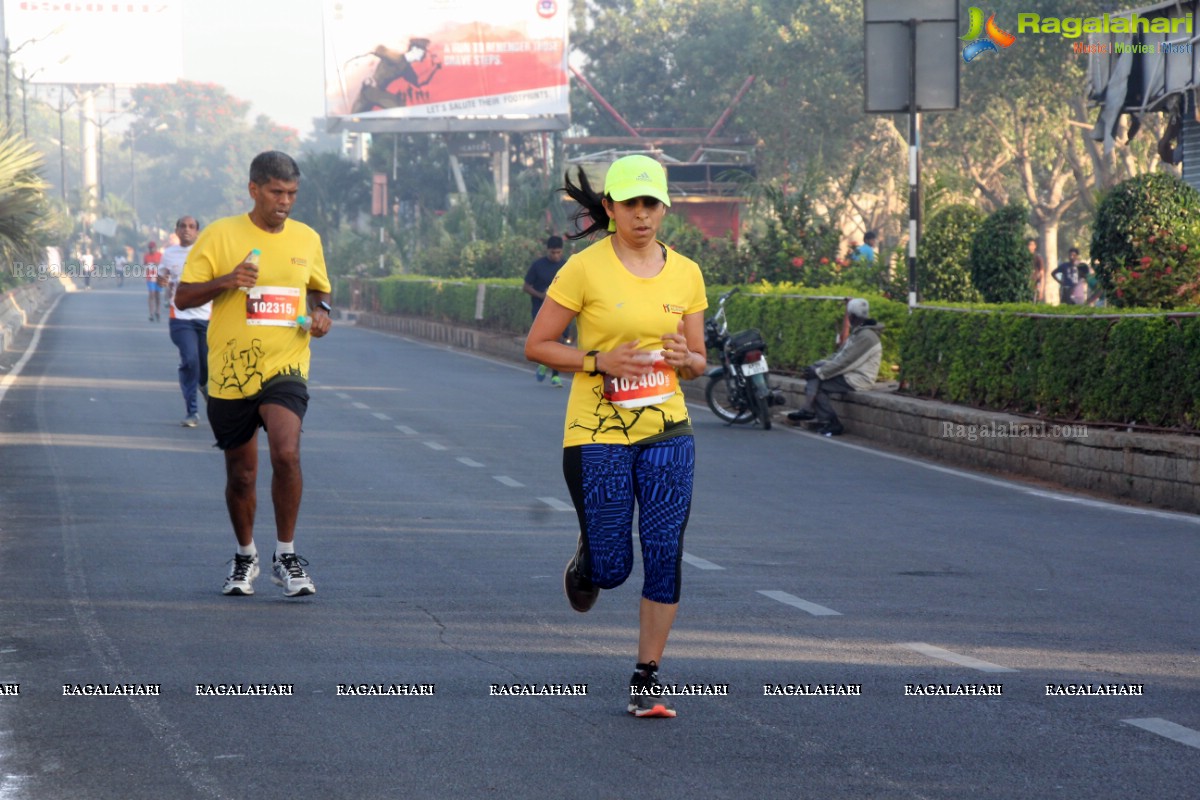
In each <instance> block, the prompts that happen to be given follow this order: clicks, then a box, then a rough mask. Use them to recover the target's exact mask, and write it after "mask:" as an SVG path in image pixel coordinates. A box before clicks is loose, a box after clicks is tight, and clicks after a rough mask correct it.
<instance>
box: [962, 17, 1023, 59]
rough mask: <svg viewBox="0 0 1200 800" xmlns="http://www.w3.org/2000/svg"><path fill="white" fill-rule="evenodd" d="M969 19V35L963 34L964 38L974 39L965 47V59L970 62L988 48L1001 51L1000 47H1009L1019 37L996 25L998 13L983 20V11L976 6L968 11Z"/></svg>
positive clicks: (963, 55) (963, 54)
mask: <svg viewBox="0 0 1200 800" xmlns="http://www.w3.org/2000/svg"><path fill="white" fill-rule="evenodd" d="M967 13H968V15H969V16H968V21H969V22H970V26H971V27H970V30H968V31H967V35H966V36H963V37H962V38H963V40H967V39H973V40H974V41H971V42H970V43H968V44H967V46H966V47H964V48H963V51H962V57H963V61H965V62H966V63H968V64H970V63H971V61H972V60H973V59H974V58H975V57H976V56H977V55H979V54H980V53H985V52H987V51H988V50H992V51H995V52H999V48H1000V47H1009V46H1011V45H1012V43H1013V42H1015V41H1016V40H1017V37H1015V36H1013V35H1012V34H1011V33H1009V32H1008V31H1005V30H1001V29H1000V28H999V27H997V25H996V13H995V12H994V11H993V12H992V15H991V16H990V17H988V18H987V22H986V23H985V22H984V21H983V12H982V11H980V10H979V9H978V8H975V6H971V8H970V9H969V10H968V11H967Z"/></svg>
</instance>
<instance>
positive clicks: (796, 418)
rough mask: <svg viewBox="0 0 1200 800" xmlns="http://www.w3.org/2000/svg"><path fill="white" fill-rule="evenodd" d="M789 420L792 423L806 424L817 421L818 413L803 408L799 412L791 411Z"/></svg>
mask: <svg viewBox="0 0 1200 800" xmlns="http://www.w3.org/2000/svg"><path fill="white" fill-rule="evenodd" d="M787 418H788V419H790V420H791V421H792V422H804V421H806V420H810V419H816V418H817V412H815V411H813V410H812V409H811V408H801V409H799V410H797V411H789V412H788V415H787Z"/></svg>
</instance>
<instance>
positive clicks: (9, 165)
mask: <svg viewBox="0 0 1200 800" xmlns="http://www.w3.org/2000/svg"><path fill="white" fill-rule="evenodd" d="M41 166H42V156H41V154H40V153H39V152H38V151H37V150H36V149H34V147H33V145H32V143H31V142H30V141H29V140H28V139H25V138H24V137H22V136H18V135H14V134H12V133H6V134H5V135H4V136H2V137H0V262H2V263H4V264H9V265H12V266H13V268H12V269H10V270H5V271H3V272H2V273H0V289H5V288H8V287H9V286H13V285H16V284H18V283H21V282H22V280H23V279H28V278H32V277H34V275H33V274H22V273H21V271H20V270H18V269H16V264H18V263H33V264H36V263H37V262H39V261H41V260H42V259H43V258H44V252H45V251H44V248H45V246H46V245H47V244H49V243H50V240H51V231H52V229H53V227H54V223H55V217H56V212H55V211H54V210H52V208H51V205H50V203H49V200H48V197H47V194H46V190H47V189H48V188H49V184H48V183H46V181H45V180H44V179H43V178H42V176H41V174H40V172H39V169H40V168H41Z"/></svg>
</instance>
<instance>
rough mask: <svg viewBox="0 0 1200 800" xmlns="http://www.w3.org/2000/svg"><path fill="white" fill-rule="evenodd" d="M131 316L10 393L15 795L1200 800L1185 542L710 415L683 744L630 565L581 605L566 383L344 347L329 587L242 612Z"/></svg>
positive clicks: (91, 326) (6, 450) (1191, 565)
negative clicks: (648, 660)
mask: <svg viewBox="0 0 1200 800" xmlns="http://www.w3.org/2000/svg"><path fill="white" fill-rule="evenodd" d="M144 308H145V299H144V295H143V292H142V289H141V287H140V285H139V283H138V282H136V281H134V282H130V283H128V284H127V285H126V286H125V287H124V288H123V289H120V290H118V289H116V288H113V287H106V286H104V285H101V286H99V287H98V288H97V289H96V290H93V291H90V292H78V293H73V294H69V295H66V296H64V297H63V298H62V300H61V302H60V303H59V304H58V306H57V307H56V308H55V309H54V311H53V313H52V314H51V315H50V316H49V318H48V319H47V321H46V322H45V323H44V324H43V325H42V327H41V328H40V329H38V330H37V331H36V332H35V336H36V341H35V342H34V343H33V344H34V348H33V349H32V350H31V351H30V353H31V355H30V356H29V358H28V359H27V360H26V361H25V362H24V363H21V364H20V365H19V374H18V375H16V376H15V378H14V377H13V375H14V372H17V371H18V366H17V365H15V364H13V363H12V362H13V361H14V359H12V358H9V359H8V360H7V363H6V364H5V365H4V370H3V371H0V392H2V393H3V397H2V399H0V800H30V799H37V800H41V799H43V798H45V799H46V800H58V799H59V798H64V799H66V798H70V799H72V800H73V799H74V798H83V799H84V800H105V799H108V798H112V800H142V799H143V798H145V799H146V800H160V799H164V798H169V799H170V800H185V799H188V798H197V799H199V800H206V799H208V798H231V799H234V800H240V798H280V800H291V799H292V798H296V797H305V798H323V799H324V798H348V799H351V800H368V799H373V798H425V797H430V798H440V797H447V798H656V799H659V800H661V799H662V798H684V799H686V800H697V799H698V798H744V797H764V798H955V799H957V798H968V797H970V798H1005V799H1006V800H1011V799H1012V798H1190V797H1196V796H1198V795H1197V792H1198V791H1200V790H1198V789H1197V786H1200V648H1198V647H1197V635H1198V634H1197V624H1196V620H1197V619H1198V618H1200V597H1198V596H1197V591H1196V587H1197V586H1198V585H1200V524H1198V523H1200V518H1197V517H1193V516H1188V515H1183V514H1168V513H1159V512H1153V511H1147V510H1138V509H1131V508H1126V507H1120V506H1117V505H1111V504H1105V503H1100V502H1096V501H1094V500H1090V499H1086V498H1082V497H1077V496H1071V495H1067V494H1057V493H1052V492H1047V491H1044V490H1040V489H1036V488H1033V487H1029V486H1023V485H1020V484H1014V483H1009V482H1004V481H999V480H995V479H992V478H987V477H984V476H981V475H973V474H969V473H966V472H963V471H960V470H954V469H948V468H943V467H939V466H937V465H935V464H931V463H926V462H920V461H917V460H912V459H906V458H901V457H897V456H895V455H892V454H885V453H879V452H876V451H873V450H872V449H871V448H870V447H867V446H864V444H863V443H862V442H855V440H854V437H853V436H852V435H849V436H846V437H843V438H841V439H835V440H831V439H823V438H819V437H817V436H814V435H812V434H807V433H803V432H800V431H797V430H794V429H787V428H785V429H782V430H781V429H779V428H776V429H775V430H772V431H769V432H763V431H760V430H758V429H756V428H753V427H732V428H731V427H727V426H725V425H723V424H721V423H720V422H718V421H717V419H716V418H715V417H714V416H713V415H712V414H711V413H709V412H708V410H707V409H705V408H703V407H701V406H693V408H692V411H693V414H692V417H693V421H694V424H695V428H696V439H697V450H698V466H697V488H696V495H695V500H694V504H693V510H692V517H691V524H690V526H689V528H688V531H687V537H686V542H685V550H686V554H687V555H686V557H685V561H686V564H685V567H684V594H683V604H682V606H681V610H680V614H679V619H678V623H677V625H676V627H675V629H674V632H673V633H672V636H671V640H670V642H669V644H668V647H667V654H666V657H665V659H664V663H663V665H662V672H661V677H662V679H663V680H664V682H666V683H668V684H673V685H674V686H675V688H676V689H677V690H678V691H679V692H680V695H679V696H677V697H675V698H674V701H675V704H676V707H677V708H678V709H679V716H678V717H677V718H676V719H673V720H663V719H641V720H639V719H634V718H632V717H630V716H628V715H627V714H626V713H625V701H626V697H625V692H626V685H627V683H626V682H627V680H628V677H629V673H630V672H631V671H632V667H633V662H634V655H635V646H636V635H637V631H636V613H637V603H638V595H639V590H640V566H639V567H636V568H635V572H634V576H633V578H631V580H630V581H629V583H627V584H626V585H625V586H623V587H620V588H618V589H615V590H612V591H609V592H604V593H603V594H602V595H601V597H600V601H599V603H598V604H597V605H596V607H595V608H594V609H593V610H592V611H591V612H589V613H588V614H586V615H584V614H577V613H574V612H572V611H571V610H570V608H569V607H568V606H567V603H566V600H565V599H564V597H563V593H562V588H561V575H562V570H563V565H564V564H565V563H566V561H567V559H568V558H569V557H570V555H571V553H572V552H573V549H574V546H575V538H576V535H577V528H576V521H575V515H574V512H573V510H571V508H570V505H569V498H568V495H567V492H566V489H565V486H564V483H563V479H562V474H561V425H562V414H563V407H564V403H565V400H566V393H565V391H563V390H558V389H554V388H551V387H550V386H549V385H548V384H547V383H543V384H538V383H536V382H535V381H534V377H533V370H532V369H531V368H530V367H529V366H527V365H518V364H511V363H505V362H501V361H496V360H489V359H486V358H480V357H478V356H475V355H472V354H468V353H461V352H455V351H452V350H448V349H445V348H441V347H437V346H432V345H429V344H426V343H422V342H418V341H414V340H411V339H406V338H402V337H397V336H391V335H386V334H381V333H376V332H373V331H368V330H363V329H356V328H354V327H352V326H346V325H342V326H335V328H334V330H333V332H332V333H331V334H330V336H328V337H327V338H325V339H323V340H320V341H315V342H314V347H313V350H314V358H313V368H312V376H313V383H312V385H311V392H312V402H311V405H310V407H309V414H308V417H307V419H306V420H305V425H304V428H305V433H304V438H303V462H304V472H305V484H306V486H305V495H304V504H303V508H302V510H301V518H300V525H299V532H298V536H297V545H298V548H297V549H298V551H299V552H300V553H301V554H302V555H303V556H304V557H306V558H307V559H308V560H309V561H310V567H309V569H310V572H311V574H312V576H313V578H314V580H315V582H316V585H317V589H318V591H317V594H316V595H315V596H314V597H311V598H304V599H299V600H296V599H286V598H284V597H283V596H282V594H281V592H280V590H279V589H278V588H277V587H275V586H274V585H273V584H272V583H271V582H270V580H269V579H268V576H267V575H266V574H265V573H264V575H263V576H261V577H260V578H259V579H258V581H257V582H256V589H257V593H256V594H255V595H254V596H253V597H224V596H222V595H221V594H220V588H221V584H222V581H223V578H224V576H225V574H226V571H227V569H228V566H227V562H228V561H229V559H230V558H231V557H232V555H233V547H234V541H233V536H232V533H231V531H230V528H229V523H228V520H227V517H226V512H225V507H224V501H223V487H224V476H223V467H222V459H221V456H220V453H219V452H218V451H217V450H215V449H214V448H213V447H212V437H211V432H210V431H209V429H208V428H207V424H206V423H204V424H202V425H201V427H199V428H196V429H186V428H182V427H180V425H179V421H180V420H181V419H182V418H183V416H184V408H183V402H182V398H181V397H180V393H179V389H178V386H177V383H176V379H175V366H176V352H175V349H174V347H173V346H172V345H171V343H170V341H169V339H168V337H167V325H166V322H165V320H164V321H163V322H160V323H151V322H148V321H147V320H146V315H145V311H144ZM260 439H261V440H263V441H262V443H263V445H264V449H265V437H260ZM264 467H265V458H264ZM259 485H260V498H259V499H260V502H259V509H258V523H259V525H258V536H257V541H258V546H259V549H260V551H261V552H264V553H269V552H270V551H271V547H272V544H271V543H272V541H273V527H272V525H273V522H272V512H271V507H270V501H269V470H267V469H265V468H264V469H263V471H262V474H261V475H260V483H259ZM96 687H101V689H97V688H96ZM102 690H103V691H108V692H110V693H109V694H102V695H98V694H96V692H97V691H102ZM379 690H382V691H386V692H392V694H369V693H363V692H364V691H365V692H371V691H379ZM233 691H238V692H240V693H238V694H231V693H230V692H233ZM583 691H586V694H584V693H583ZM122 692H133V693H132V694H123V693H122ZM348 692H353V693H348ZM399 692H407V693H406V694H404V693H399ZM545 692H558V693H556V694H546V693H545Z"/></svg>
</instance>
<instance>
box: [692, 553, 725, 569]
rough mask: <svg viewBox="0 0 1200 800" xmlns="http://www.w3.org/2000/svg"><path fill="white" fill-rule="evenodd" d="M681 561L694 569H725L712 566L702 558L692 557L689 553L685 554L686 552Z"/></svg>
mask: <svg viewBox="0 0 1200 800" xmlns="http://www.w3.org/2000/svg"><path fill="white" fill-rule="evenodd" d="M683 560H684V561H685V562H686V563H688V564H691V565H692V566H693V567H695V568H696V569H725V568H724V567H722V566H721V565H720V564H714V563H713V562H711V561H705V560H704V559H703V558H700V557H699V556H694V555H692V554H691V553H687V552H685V553H684V554H683Z"/></svg>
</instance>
